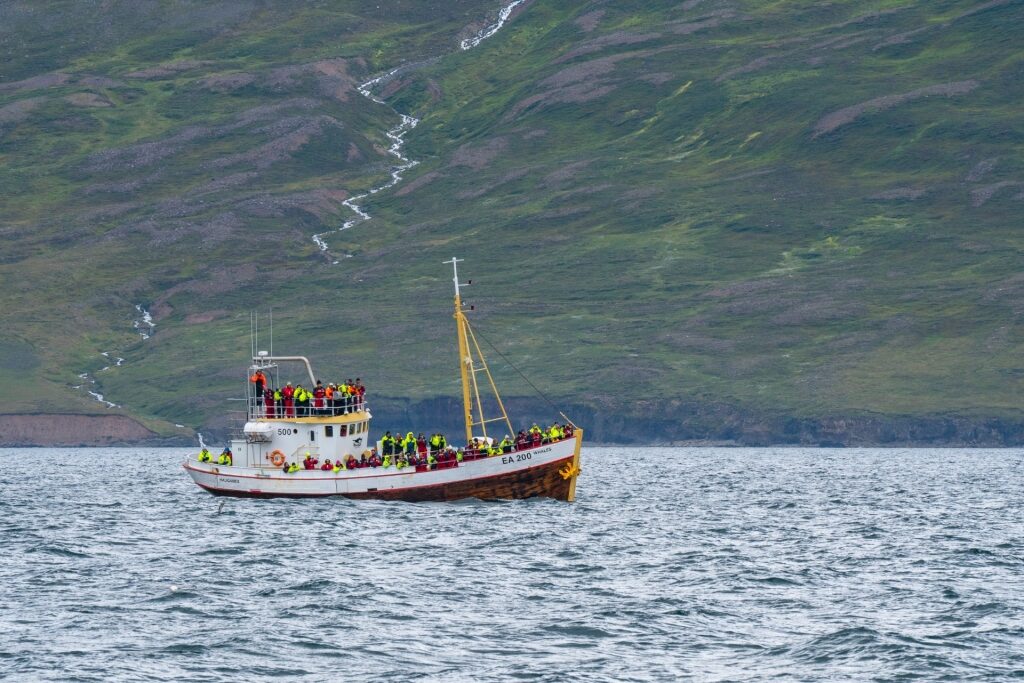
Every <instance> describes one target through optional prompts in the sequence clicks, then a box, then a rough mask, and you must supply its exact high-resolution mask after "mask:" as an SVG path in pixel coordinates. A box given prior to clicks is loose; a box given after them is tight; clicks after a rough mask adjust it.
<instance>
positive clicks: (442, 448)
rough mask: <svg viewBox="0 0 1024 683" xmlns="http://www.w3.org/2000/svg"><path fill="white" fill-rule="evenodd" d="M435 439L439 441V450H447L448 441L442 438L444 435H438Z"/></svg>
mask: <svg viewBox="0 0 1024 683" xmlns="http://www.w3.org/2000/svg"><path fill="white" fill-rule="evenodd" d="M437 438H438V439H440V440H441V450H442V451H443V450H444V449H446V448H448V439H446V438H444V434H438V435H437Z"/></svg>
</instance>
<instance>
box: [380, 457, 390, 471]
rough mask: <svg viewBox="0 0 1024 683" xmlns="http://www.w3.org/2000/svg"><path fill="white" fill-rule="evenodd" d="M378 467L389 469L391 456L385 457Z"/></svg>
mask: <svg viewBox="0 0 1024 683" xmlns="http://www.w3.org/2000/svg"><path fill="white" fill-rule="evenodd" d="M380 466H381V467H384V468H388V467H391V456H390V455H385V456H384V459H383V460H382V461H381V463H380Z"/></svg>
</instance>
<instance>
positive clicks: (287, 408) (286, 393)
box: [281, 382, 295, 417]
mask: <svg viewBox="0 0 1024 683" xmlns="http://www.w3.org/2000/svg"><path fill="white" fill-rule="evenodd" d="M281 397H282V400H283V401H284V414H285V416H286V417H295V389H293V388H292V383H291V382H288V384H286V385H285V387H284V389H283V390H282V391H281Z"/></svg>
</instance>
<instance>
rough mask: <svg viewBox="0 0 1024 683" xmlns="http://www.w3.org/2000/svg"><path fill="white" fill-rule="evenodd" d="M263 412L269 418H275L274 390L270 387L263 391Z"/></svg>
mask: <svg viewBox="0 0 1024 683" xmlns="http://www.w3.org/2000/svg"><path fill="white" fill-rule="evenodd" d="M263 410H264V412H265V413H266V415H267V417H274V412H275V411H274V390H273V389H271V388H270V387H269V386H268V387H267V388H266V389H264V390H263Z"/></svg>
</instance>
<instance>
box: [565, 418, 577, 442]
mask: <svg viewBox="0 0 1024 683" xmlns="http://www.w3.org/2000/svg"><path fill="white" fill-rule="evenodd" d="M574 430H575V427H573V424H572V423H571V422H567V423H565V424H564V425H562V433H563V434H565V438H567V439H571V438H572V433H573V431H574Z"/></svg>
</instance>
